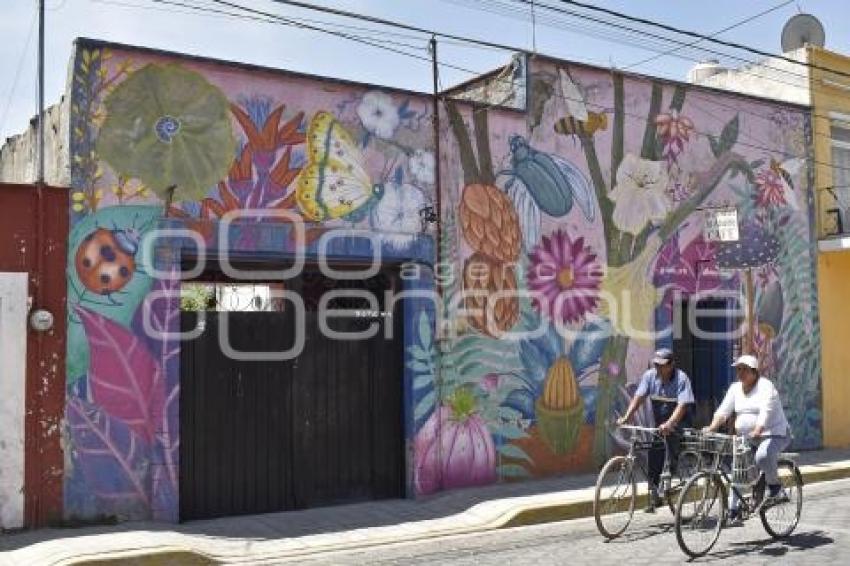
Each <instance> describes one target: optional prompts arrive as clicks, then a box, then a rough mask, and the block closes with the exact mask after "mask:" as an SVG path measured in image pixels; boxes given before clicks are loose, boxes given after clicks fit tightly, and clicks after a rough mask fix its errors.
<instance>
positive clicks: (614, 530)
mask: <svg viewBox="0 0 850 566" xmlns="http://www.w3.org/2000/svg"><path fill="white" fill-rule="evenodd" d="M635 491H636V490H635V474H634V462H633V461H632V460H630V459H628V458H626V457H625V456H615V457H613V458H611V459H610V460H608V462H607V463H606V464H605V466H603V468H602V471H600V472H599V477H598V478H597V480H596V493H595V495H594V497H593V517H594V518H595V519H596V526H597V528H598V529H599V532H600V533H602V536H604V537H605V538H608V539H612V538H616V537H618V536H620V535H621V534H623V532H624V531H625V530H626V529H627V528H628V526H629V523H631V521H632V515H633V514H634V512H635Z"/></svg>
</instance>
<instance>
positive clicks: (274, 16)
mask: <svg viewBox="0 0 850 566" xmlns="http://www.w3.org/2000/svg"><path fill="white" fill-rule="evenodd" d="M151 1H153V2H157V3H165V2H167V1H169V2H170V0H151ZM210 1H211V2H214V3H216V4H221V5H226V6H228V7H231V8H234V9H238V10H242V11H245V12H248V13H254V14H259V15H263V16H266V17H268V18H272V19H274V20H277V21H278V22H280V23H281V24H282V25H288V26H292V27H297V28H302V29H310V30H312V31H317V32H320V33H325V34H330V35H335V36H338V37H341V38H344V39H348V40H351V41H356V42H360V43H363V44H365V45H369V46H372V47H376V48H379V49H384V50H387V51H391V52H394V53H397V54H400V55H404V56H407V57H411V58H415V59H419V60H423V61H427V62H429V63H431V62H432V61H431V59H430V58H428V57H422V56H419V55H416V54H413V53H409V52H405V51H403V50H398V49H394V48H389V47H386V46H385V45H381V44H377V43H374V42H372V41H368V40H364V39H363V38H360V37H356V36H352V35H350V34H344V33H340V32H336V31H333V30H328V29H322V28H319V27H317V26H312V25H307V24H304V23H301V22H297V21H294V20H292V19H290V18H286V17H283V16H280V15H278V14H273V13H269V12H264V11H260V10H256V9H254V8H250V7H247V6H242V5H239V4H235V3H232V2H228V1H226V0H210ZM273 1H275V2H279V3H288V2H286V1H285V0H273ZM171 3H172V4H173V3H174V2H171ZM196 7H197V6H196ZM198 8H199V7H198ZM370 18H371V17H370ZM402 25H406V24H402ZM435 35H438V33H437V32H435ZM452 37H453V38H459V37H460V36H452ZM473 41H478V40H473ZM520 51H521V50H520ZM438 66H441V67H445V68H450V69H455V70H458V71H461V72H464V73H468V74H471V75H473V76H480V75H481V72H480V71H474V70H471V69H467V68H464V67H461V66H459V65H455V64H451V63H446V62H438ZM504 80H505V81H511V80H510V79H504ZM511 83H512V81H511ZM553 97H556V98H561V99H564V100H571V101H576V102H582V103H585V104H587V105H589V106H593V107H597V108H600V109H603V111H604V110H607V108H605V107H604V106H603V105H601V104H598V103H587V102H585V101H584V100H581V99H576V98H570V97H567V96H564V95H558V94H553ZM482 105H483V106H485V107H491V108H492V107H495V105H492V104H487V103H484V104H482ZM623 114H624V117H626V118H630V119H634V120H638V121H642V122H644V123H648V122H649V120H648V118H647V117H644V116H642V115H637V114H632V113H629V112H624V113H623ZM693 132H694V133H695V134H701V135H705V136H708V135H712V134H709V133H707V132H702V131H699V130H694V131H693ZM737 143H738V144H739V145H742V146H745V147H751V148H754V149H760V150H763V151H766V152H769V153H778V154H782V155H783V156H785V157H795V158H797V157H800V156H798V155H797V154H794V153H789V152H784V151H782V150H779V149H777V148H775V147H768V146H763V145H757V144H750V143H746V142H743V141H740V140H739V141H738V142H737ZM803 159H804V160H805V161H807V162H809V163H813V164H822V165H825V166H829V167H832V168H833V169H839V170H850V167H838V166H833V165H832V164H830V163H824V162H820V161H817V160H815V159H814V158H811V157H808V156H806V157H804V158H803ZM835 188H844V187H839V186H830V187H824V188H818V189H816V190H828V189H835Z"/></svg>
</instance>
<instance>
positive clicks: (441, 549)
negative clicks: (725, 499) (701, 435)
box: [298, 480, 850, 566]
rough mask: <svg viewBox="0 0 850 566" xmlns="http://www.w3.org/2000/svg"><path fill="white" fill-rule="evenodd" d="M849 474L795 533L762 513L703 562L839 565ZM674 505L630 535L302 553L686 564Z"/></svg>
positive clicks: (361, 558) (830, 485)
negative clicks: (768, 524)
mask: <svg viewBox="0 0 850 566" xmlns="http://www.w3.org/2000/svg"><path fill="white" fill-rule="evenodd" d="M848 518H850V480H839V481H832V482H825V483H820V484H815V485H811V486H806V487H805V488H804V505H803V516H802V519H801V521H800V525H799V526H798V528H797V530H796V532H795V533H794V535H792V537H790V538H789V539H788V540H786V541H779V542H775V541H772V540H771V539H770V537H769V536H768V535H767V534H766V533H765V531H764V530H763V528H762V526H761V522H760V521H759V520H758V518H755V519H753V520H750V521H749V522H748V523H747V524H746V525H745V526H743V527H739V528H733V529H724V530H723V532H722V534H721V536H720V540H719V541H718V542H717V545H716V546H715V547H714V549H713V550H712V553H711V554H709V555H708V556H706V557H704V558H702V559H700V560H698V561H697V562H706V563H734V564H741V563H743V564H766V563H770V564H795V565H796V564H817V565H821V564H829V563H832V564H840V563H846V560H847V557H848V556H850V522H848ZM684 559H685V556H684V554H682V552H681V550H680V549H679V547H678V545H677V544H676V539H675V534H674V533H673V525H672V517H671V515H670V514H669V512H667V511H663V512H662V511H660V512H659V513H658V514H657V515H654V516H653V515H644V514H642V513H637V514H636V515H635V521H634V522H633V523H632V525H631V526H630V527H629V531H627V533H626V535H625V536H624V537H622V538H621V539H619V540H616V541H614V542H611V543H605V542H603V539H602V538H601V537H600V536H599V534H598V532H597V531H596V525H595V524H594V522H593V519H592V518H589V519H578V520H574V521H565V522H560V523H550V524H547V525H540V526H532V527H519V528H514V529H505V530H498V531H493V532H488V533H486V534H476V535H469V536H455V537H445V538H439V539H434V540H431V541H429V542H425V543H414V544H403V545H393V546H383V547H378V548H375V549H372V550H370V551H368V552H366V551H359V552H352V553H341V554H335V555H326V556H324V557H322V558H320V559H314V560H303V559H302V560H299V561H298V562H299V563H301V564H310V565H314V566H318V565H330V564H367V563H368V564H457V565H466V564H510V565H511V566H518V565H521V564H553V565H554V564H557V565H563V564H599V565H603V564H615V563H617V562H623V563H626V561H628V564H630V565H639V564H653V565H656V564H680V563H682V562H683V561H684Z"/></svg>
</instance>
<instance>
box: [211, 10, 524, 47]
mask: <svg viewBox="0 0 850 566" xmlns="http://www.w3.org/2000/svg"><path fill="white" fill-rule="evenodd" d="M212 1H214V2H216V3H219V4H222V3H227V2H225V1H224V0H212ZM269 1H270V2H274V3H275V4H284V5H287V6H294V7H296V8H303V9H305V10H313V11H316V12H324V13H326V14H333V15H335V16H343V17H346V18H354V19H357V20H362V21H366V22H370V23H373V24H380V25H383V26H389V27H396V28H399V29H405V30H407V31H415V32H419V33H423V34H426V35H428V36H433V37H441V38H447V39H454V40H457V41H463V42H467V43H474V44H477V45H481V46H485V47H492V48H496V49H501V50H504V51H514V52H517V53H528V50H527V49H524V48H522V47H516V46H513V45H506V44H503V43H496V42H493V41H486V40H483V39H474V38H471V37H464V36H460V35H454V34H451V33H445V32H440V31H436V30H430V29H427V28H422V27H419V26H414V25H410V24H405V23H401V22H396V21H392V20H387V19H384V18H377V17H375V16H369V15H366V14H358V13H357V12H349V11H347V10H340V9H337V8H329V7H326V6H316V5H313V4H308V3H306V2H297V1H295V0H269Z"/></svg>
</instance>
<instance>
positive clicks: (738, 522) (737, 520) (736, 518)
mask: <svg viewBox="0 0 850 566" xmlns="http://www.w3.org/2000/svg"><path fill="white" fill-rule="evenodd" d="M725 526H726V527H743V526H744V519H743V518H742V517H741V511H740V510H738V509H730V510H729V514H728V515H726V524H725Z"/></svg>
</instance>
